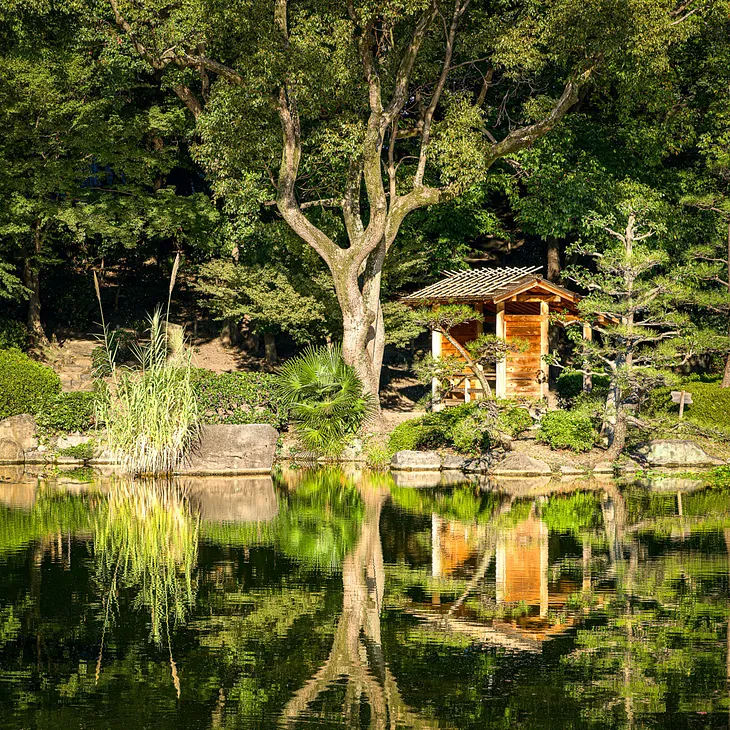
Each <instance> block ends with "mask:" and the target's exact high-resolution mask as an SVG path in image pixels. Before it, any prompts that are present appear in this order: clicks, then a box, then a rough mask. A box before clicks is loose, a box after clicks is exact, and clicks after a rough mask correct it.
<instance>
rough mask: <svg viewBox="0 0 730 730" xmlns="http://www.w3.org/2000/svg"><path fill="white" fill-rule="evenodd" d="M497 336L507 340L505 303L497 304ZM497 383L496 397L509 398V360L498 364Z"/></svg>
mask: <svg viewBox="0 0 730 730" xmlns="http://www.w3.org/2000/svg"><path fill="white" fill-rule="evenodd" d="M495 334H496V335H497V337H499V338H500V339H502V340H506V339H507V332H506V328H505V324H504V302H498V303H497V319H496V322H495ZM496 369H497V383H496V388H495V391H496V392H495V395H496V396H497V398H506V397H507V360H506V358H505V359H503V360H500V361H499V362H498V363H497V368H496Z"/></svg>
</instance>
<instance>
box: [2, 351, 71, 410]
mask: <svg viewBox="0 0 730 730" xmlns="http://www.w3.org/2000/svg"><path fill="white" fill-rule="evenodd" d="M60 391H61V381H60V379H59V377H58V375H56V373H54V372H53V370H52V369H51V368H49V367H48V366H47V365H43V364H41V363H39V362H36V361H35V360H31V359H30V358H29V357H28V356H27V355H26V354H25V353H23V352H20V350H15V349H13V350H0V419H3V418H8V417H9V416H17V415H19V414H21V413H31V414H33V415H35V414H36V413H38V412H40V411H42V410H44V409H47V408H48V403H49V402H50V401H51V400H52V399H53V398H54V397H55V396H56V395H57V394H58V393H59V392H60Z"/></svg>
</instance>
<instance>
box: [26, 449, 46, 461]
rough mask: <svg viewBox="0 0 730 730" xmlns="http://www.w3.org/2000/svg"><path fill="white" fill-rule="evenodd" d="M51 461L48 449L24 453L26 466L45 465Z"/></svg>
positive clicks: (31, 450)
mask: <svg viewBox="0 0 730 730" xmlns="http://www.w3.org/2000/svg"><path fill="white" fill-rule="evenodd" d="M51 461H53V454H51V453H49V451H48V449H41V448H40V447H38V448H37V449H30V450H29V451H26V452H25V463H26V464H46V463H48V462H51Z"/></svg>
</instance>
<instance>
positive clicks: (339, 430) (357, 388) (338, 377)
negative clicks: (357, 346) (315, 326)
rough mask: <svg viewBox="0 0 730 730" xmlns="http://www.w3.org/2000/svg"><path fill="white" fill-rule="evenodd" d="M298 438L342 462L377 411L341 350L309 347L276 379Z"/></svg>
mask: <svg viewBox="0 0 730 730" xmlns="http://www.w3.org/2000/svg"><path fill="white" fill-rule="evenodd" d="M276 390H277V392H278V394H279V397H280V398H281V400H282V401H283V402H284V404H285V405H286V406H288V408H289V410H290V413H291V417H292V420H293V422H294V425H295V429H296V433H297V436H298V437H299V440H300V441H301V442H302V444H303V446H304V447H305V448H306V449H307V450H309V451H312V452H314V453H317V454H322V455H325V456H339V454H341V453H342V451H343V449H344V448H345V447H346V446H347V444H348V442H349V441H350V440H351V439H352V437H353V436H354V435H355V434H356V433H357V432H358V431H359V430H360V427H361V426H362V425H363V423H364V422H365V420H366V419H367V418H368V417H369V416H370V415H371V414H372V412H373V410H374V408H375V402H374V399H373V398H372V397H371V396H369V395H368V394H366V393H365V392H364V390H363V385H362V382H361V381H360V378H358V376H357V373H356V372H355V370H354V368H352V367H350V366H349V365H347V364H346V363H345V361H344V360H343V359H342V351H341V350H340V348H338V347H309V348H307V349H306V350H305V351H304V352H303V353H302V354H301V355H299V356H298V357H295V358H292V359H291V360H289V362H287V363H286V364H285V365H284V367H282V369H281V371H280V372H279V375H278V376H277V379H276Z"/></svg>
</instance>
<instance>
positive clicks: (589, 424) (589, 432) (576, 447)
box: [537, 411, 598, 452]
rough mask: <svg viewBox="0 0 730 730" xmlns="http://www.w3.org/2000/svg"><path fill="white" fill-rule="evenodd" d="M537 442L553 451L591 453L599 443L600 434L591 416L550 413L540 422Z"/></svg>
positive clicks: (573, 412)
mask: <svg viewBox="0 0 730 730" xmlns="http://www.w3.org/2000/svg"><path fill="white" fill-rule="evenodd" d="M537 440H538V441H542V442H543V443H546V444H548V445H549V446H550V448H553V449H570V450H571V451H576V452H581V451H590V450H591V449H592V448H593V447H594V446H595V445H596V443H597V441H598V432H597V431H596V429H595V427H594V426H593V421H592V420H591V417H590V415H588V414H587V413H584V412H581V411H550V412H549V413H546V414H545V415H544V416H543V417H542V420H541V421H540V428H539V429H538V431H537Z"/></svg>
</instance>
